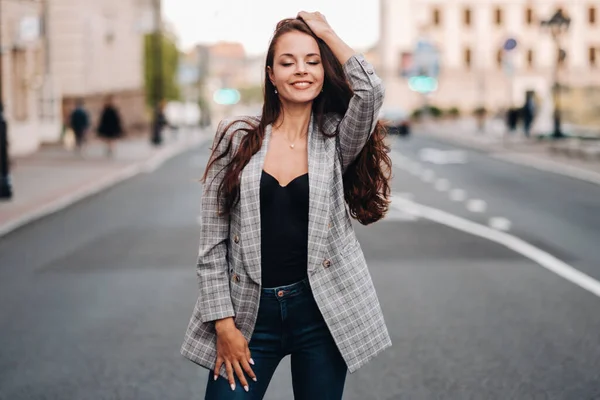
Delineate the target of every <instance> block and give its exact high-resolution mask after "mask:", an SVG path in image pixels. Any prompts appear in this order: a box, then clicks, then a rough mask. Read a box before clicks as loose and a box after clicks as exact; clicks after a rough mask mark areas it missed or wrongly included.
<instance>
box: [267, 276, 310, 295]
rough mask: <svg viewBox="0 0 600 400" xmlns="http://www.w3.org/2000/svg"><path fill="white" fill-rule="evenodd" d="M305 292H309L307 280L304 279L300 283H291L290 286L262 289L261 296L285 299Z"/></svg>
mask: <svg viewBox="0 0 600 400" xmlns="http://www.w3.org/2000/svg"><path fill="white" fill-rule="evenodd" d="M305 291H310V283H309V282H308V278H304V279H303V280H301V281H300V282H296V283H292V284H291V285H285V286H278V287H274V288H262V289H261V292H262V293H261V294H262V296H265V297H273V298H278V299H285V298H286V297H293V296H296V295H299V294H300V293H303V292H305Z"/></svg>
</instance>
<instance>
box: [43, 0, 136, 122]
mask: <svg viewBox="0 0 600 400" xmlns="http://www.w3.org/2000/svg"><path fill="white" fill-rule="evenodd" d="M140 4H141V3H140V2H138V1H137V0H96V1H80V0H52V1H51V2H50V9H49V16H50V26H49V32H50V37H51V41H50V43H51V44H50V48H51V55H52V57H51V60H52V61H51V69H52V73H53V74H54V75H55V76H56V79H57V80H58V82H59V85H60V87H61V90H62V94H63V102H62V103H63V115H64V117H65V118H66V116H67V115H68V114H69V113H70V111H71V110H72V108H73V104H74V102H75V99H77V98H78V97H82V98H84V99H85V100H86V103H87V104H86V105H87V107H88V108H89V109H90V111H91V114H92V121H93V123H97V122H98V118H99V112H100V109H101V107H102V103H103V99H104V98H105V96H107V95H112V96H113V97H114V102H115V104H116V105H117V107H119V108H120V111H121V115H122V118H123V122H124V125H125V127H126V129H128V130H130V131H131V130H133V129H136V128H142V127H144V126H145V125H146V123H147V115H146V110H145V106H144V91H143V87H144V76H143V56H144V55H143V51H144V48H143V33H142V32H141V31H140V30H139V27H140V18H141V15H142V13H141V9H140V7H141V5H140Z"/></svg>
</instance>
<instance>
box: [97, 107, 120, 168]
mask: <svg viewBox="0 0 600 400" xmlns="http://www.w3.org/2000/svg"><path fill="white" fill-rule="evenodd" d="M122 135H123V128H122V127H121V117H120V116H119V112H118V111H117V109H116V108H115V106H114V105H113V100H112V96H108V97H107V98H106V101H105V103H104V108H103V109H102V115H101V117H100V124H99V125H98V136H100V138H102V140H104V142H106V156H107V157H112V155H113V153H114V146H115V145H114V142H115V141H116V140H117V139H118V138H120V137H121V136H122Z"/></svg>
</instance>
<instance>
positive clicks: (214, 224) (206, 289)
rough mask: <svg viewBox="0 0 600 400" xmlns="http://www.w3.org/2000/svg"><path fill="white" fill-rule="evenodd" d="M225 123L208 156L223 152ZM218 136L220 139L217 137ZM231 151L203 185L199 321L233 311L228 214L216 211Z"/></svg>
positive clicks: (225, 138)
mask: <svg viewBox="0 0 600 400" xmlns="http://www.w3.org/2000/svg"><path fill="white" fill-rule="evenodd" d="M228 125H229V124H228V123H226V121H221V122H220V123H219V127H218V128H217V133H216V135H215V138H214V142H213V146H212V149H213V150H212V155H211V158H210V159H211V160H212V158H215V157H217V156H218V155H220V154H222V153H223V152H224V151H225V149H226V148H227V146H228V143H229V139H230V135H228V134H227V132H224V128H225V127H226V126H228ZM221 138H223V140H220V139H221ZM219 141H220V142H219ZM231 151H232V150H230V153H229V154H228V155H227V156H226V157H223V158H222V159H220V160H218V161H216V162H215V163H214V164H213V165H212V166H211V168H210V169H209V170H208V173H207V175H206V181H205V182H204V186H203V189H202V205H201V212H200V219H201V221H200V248H199V251H198V263H197V276H198V285H199V287H200V293H199V298H198V308H199V312H200V319H201V320H202V322H209V321H215V320H218V319H222V318H226V317H233V316H234V315H235V313H234V310H233V305H232V302H231V293H230V289H229V274H228V271H227V270H228V260H227V246H228V244H227V241H228V238H229V216H219V215H218V211H219V210H220V209H221V207H222V206H223V203H222V202H221V203H219V201H218V199H217V191H218V189H219V185H220V183H221V181H222V180H223V176H224V174H225V166H226V165H227V164H228V163H229V160H230V159H231ZM209 162H210V161H209Z"/></svg>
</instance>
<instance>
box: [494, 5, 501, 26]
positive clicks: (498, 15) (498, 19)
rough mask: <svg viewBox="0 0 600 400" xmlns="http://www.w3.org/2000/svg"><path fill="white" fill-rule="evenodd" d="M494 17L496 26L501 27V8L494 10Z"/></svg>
mask: <svg viewBox="0 0 600 400" xmlns="http://www.w3.org/2000/svg"><path fill="white" fill-rule="evenodd" d="M494 16H495V20H496V25H502V9H501V8H496V10H495V12H494Z"/></svg>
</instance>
